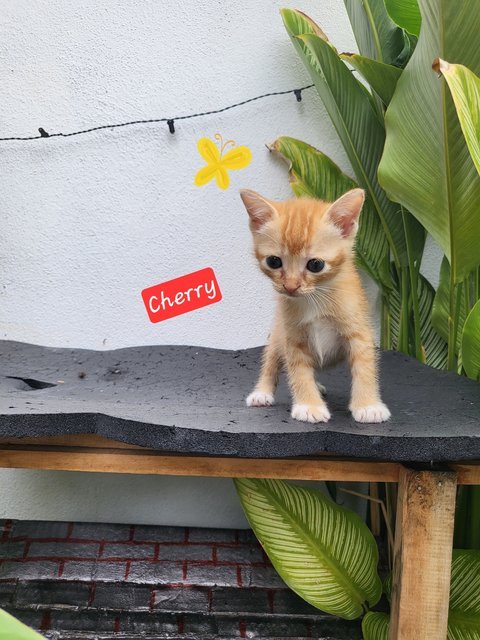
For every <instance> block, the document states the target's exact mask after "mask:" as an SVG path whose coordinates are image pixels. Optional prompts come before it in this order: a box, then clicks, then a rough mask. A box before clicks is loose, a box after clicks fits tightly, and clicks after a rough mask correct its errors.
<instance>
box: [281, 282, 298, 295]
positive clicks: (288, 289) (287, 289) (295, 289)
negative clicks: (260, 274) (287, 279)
mask: <svg viewBox="0 0 480 640" xmlns="http://www.w3.org/2000/svg"><path fill="white" fill-rule="evenodd" d="M283 288H284V289H285V291H286V292H287V293H289V294H290V295H291V296H292V295H293V294H294V293H295V291H297V289H300V285H299V284H298V285H297V286H296V287H292V286H289V287H287V285H286V284H284V285H283Z"/></svg>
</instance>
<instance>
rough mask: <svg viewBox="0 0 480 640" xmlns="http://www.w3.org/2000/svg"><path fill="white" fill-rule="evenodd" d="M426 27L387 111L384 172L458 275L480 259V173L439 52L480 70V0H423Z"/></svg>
mask: <svg viewBox="0 0 480 640" xmlns="http://www.w3.org/2000/svg"><path fill="white" fill-rule="evenodd" d="M419 6H420V10H421V13H422V28H421V31H420V37H419V40H418V44H417V47H416V49H415V52H414V53H413V55H412V58H411V59H410V62H409V63H408V65H407V67H406V68H405V71H404V72H403V74H402V76H401V78H400V80H399V81H398V84H397V89H396V91H395V94H394V96H393V98H392V101H391V102H390V105H389V107H388V109H387V113H386V120H385V122H386V126H387V139H386V144H385V151H384V154H383V157H382V160H381V163H380V166H379V174H378V175H379V178H380V182H381V184H382V186H383V187H384V188H385V189H386V191H387V193H388V194H389V196H390V197H391V198H392V199H394V200H396V201H398V202H400V203H401V204H403V205H404V206H405V207H407V209H409V211H411V212H412V213H413V214H414V215H415V217H416V218H417V219H418V220H419V221H420V222H421V223H422V225H423V226H424V227H425V228H426V229H427V230H428V231H429V232H430V233H431V235H432V236H433V237H434V238H435V240H436V241H437V242H438V243H439V244H440V246H441V247H442V249H443V251H444V253H445V255H446V256H447V257H448V259H449V261H450V265H451V268H452V272H453V278H454V281H455V282H460V281H461V280H463V278H464V277H466V276H467V274H468V273H469V272H470V271H471V270H472V269H473V268H474V267H475V266H476V265H477V264H478V263H479V262H480V252H479V250H478V247H479V246H480V216H479V215H478V203H479V201H480V176H479V175H478V172H477V170H476V168H475V165H474V163H473V161H472V158H471V156H470V153H469V151H468V148H467V145H466V142H465V139H464V137H463V135H462V132H461V128H460V123H459V121H458V117H457V115H456V112H455V107H454V104H453V100H452V98H451V96H450V94H449V92H448V91H446V90H445V84H444V83H443V81H442V80H440V79H439V78H438V77H437V76H436V75H435V73H434V71H433V70H432V69H431V65H432V61H433V60H434V59H435V58H436V57H438V56H439V55H440V56H441V57H442V58H443V59H447V60H448V59H452V60H455V61H458V62H461V63H463V64H466V65H467V66H468V67H470V68H471V69H472V70H473V71H474V72H477V71H478V70H480V47H479V46H478V33H479V32H480V11H478V0H464V1H463V2H462V3H461V5H458V4H457V3H455V2H451V1H450V0H419Z"/></svg>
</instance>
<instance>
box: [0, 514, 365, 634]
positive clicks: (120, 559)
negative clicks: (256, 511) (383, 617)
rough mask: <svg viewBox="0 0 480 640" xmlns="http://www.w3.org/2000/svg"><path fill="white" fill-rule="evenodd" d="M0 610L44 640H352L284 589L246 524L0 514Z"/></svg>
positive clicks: (342, 625) (347, 627)
mask: <svg viewBox="0 0 480 640" xmlns="http://www.w3.org/2000/svg"><path fill="white" fill-rule="evenodd" d="M96 527H97V529H96ZM86 547H91V549H92V550H91V552H90V553H85V549H86ZM112 548H115V554H114V557H111V553H110V551H111V550H112ZM138 548H142V550H143V552H142V558H141V559H139V555H138ZM172 549H175V550H176V553H175V554H172ZM59 550H61V551H59ZM109 550H110V551H109ZM20 551H21V553H20ZM192 551H194V552H193V553H192ZM173 555H174V556H175V557H173ZM92 556H95V557H94V558H93V559H92ZM42 558H43V560H42ZM46 559H49V562H50V566H46V565H45V560H46ZM51 565H53V566H54V569H53V570H52V568H51ZM72 565H74V567H75V571H74V573H73V574H72V571H71V570H70V568H71V567H72ZM95 567H96V568H95ZM227 569H228V572H227V571H225V570H227ZM0 607H2V608H5V609H6V610H8V611H10V612H11V613H12V614H13V615H15V616H16V617H18V618H19V619H21V620H22V621H24V622H25V623H27V624H29V625H31V626H33V627H35V628H36V629H39V630H41V631H42V633H43V634H44V635H45V637H46V638H49V640H73V639H76V640H100V639H101V640H110V639H111V640H114V639H115V640H120V639H128V640H134V639H135V640H137V639H141V640H144V639H148V638H150V639H151V640H153V638H155V639H156V640H163V639H167V638H169V639H170V640H172V639H173V638H177V640H180V638H183V640H232V639H233V638H257V639H258V640H280V638H285V639H287V638H288V640H293V638H296V639H297V640H298V639H300V638H305V639H306V638H307V637H308V638H316V639H318V640H360V638H361V632H360V622H359V621H358V620H356V621H353V622H347V621H345V620H339V619H338V618H334V617H332V616H330V615H328V614H325V613H322V612H321V611H319V610H318V609H315V608H314V607H313V606H311V605H309V604H308V603H307V602H305V601H304V600H302V599H301V598H300V597H299V596H297V595H296V594H295V593H293V591H291V590H290V589H288V588H287V586H286V584H285V583H284V582H283V581H282V579H281V578H280V577H279V575H278V574H277V572H276V571H275V569H274V568H273V567H272V565H271V564H270V562H269V560H268V558H267V556H266V555H265V554H264V553H263V551H262V549H261V547H260V544H259V542H258V541H257V539H256V538H255V536H254V535H253V533H252V531H251V530H234V529H197V528H175V527H158V526H142V525H123V524H101V525H95V524H92V523H81V522H70V523H67V522H65V523H61V522H38V523H37V522H20V521H12V520H5V521H1V520H0Z"/></svg>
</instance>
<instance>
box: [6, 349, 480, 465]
mask: <svg viewBox="0 0 480 640" xmlns="http://www.w3.org/2000/svg"><path fill="white" fill-rule="evenodd" d="M259 361H260V349H248V350H243V351H226V350H216V349H205V348H199V347H179V346H176V347H168V346H158V347H134V348H129V349H119V350H115V351H89V350H82V349H55V348H47V347H39V346H34V345H28V344H23V343H15V342H8V341H3V342H0V362H1V363H2V373H1V375H0V437H5V436H30V437H31V436H48V435H61V434H79V433H96V434H98V435H102V436H105V437H107V438H113V439H115V440H119V441H123V442H128V443H130V444H136V445H141V446H146V447H152V448H155V449H159V450H163V451H173V452H180V453H205V454H213V455H229V456H232V455H235V456H243V457H273V458H276V457H277V458H278V457H286V456H303V455H315V454H319V453H323V452H328V453H332V454H338V455H344V456H351V457H355V458H371V459H386V460H399V461H400V460H401V461H412V462H413V461H418V462H430V461H446V460H450V461H453V460H462V459H464V460H466V459H470V460H471V459H480V385H478V384H477V383H475V382H472V381H470V380H467V379H465V378H462V377H460V376H457V375H456V374H449V373H444V372H439V371H436V370H434V369H431V368H429V367H426V366H423V365H421V364H419V363H418V362H417V361H416V360H413V359H411V358H408V357H406V356H403V355H401V354H399V353H394V352H387V353H383V354H382V358H381V381H382V388H383V397H384V400H385V402H386V403H387V404H388V405H389V407H390V410H391V411H392V415H393V417H392V420H390V421H389V422H388V423H383V424H357V423H356V422H354V421H353V419H352V418H351V416H350V414H349V412H348V411H347V405H348V401H349V386H350V375H349V373H348V369H347V367H346V365H345V364H343V365H340V366H338V367H336V368H334V369H331V370H328V371H325V372H323V373H322V374H321V382H322V383H323V384H325V386H326V387H327V401H328V405H329V407H330V410H331V411H332V414H333V417H332V420H331V421H330V422H329V423H328V424H319V425H313V424H307V423H302V422H298V421H295V420H292V419H291V418H290V413H289V412H290V398H289V393H288V389H287V387H286V383H285V380H282V382H281V384H280V387H279V390H278V393H277V396H276V400H277V404H276V405H275V406H274V407H268V408H247V407H246V406H245V400H244V398H245V396H246V395H247V394H248V393H249V392H250V391H251V390H252V387H253V385H254V383H255V381H256V378H257V375H258V368H259ZM44 383H47V384H48V385H52V386H47V385H46V384H44Z"/></svg>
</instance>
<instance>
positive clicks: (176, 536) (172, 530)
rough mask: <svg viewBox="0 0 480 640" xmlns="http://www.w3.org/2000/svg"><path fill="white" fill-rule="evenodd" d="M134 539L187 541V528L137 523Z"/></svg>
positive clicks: (142, 540)
mask: <svg viewBox="0 0 480 640" xmlns="http://www.w3.org/2000/svg"><path fill="white" fill-rule="evenodd" d="M133 539H134V540H136V541H137V542H138V541H141V542H144V541H145V542H185V529H184V528H183V527H154V526H150V525H136V526H135V530H134V536H133Z"/></svg>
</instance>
